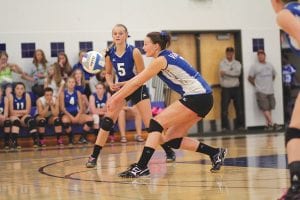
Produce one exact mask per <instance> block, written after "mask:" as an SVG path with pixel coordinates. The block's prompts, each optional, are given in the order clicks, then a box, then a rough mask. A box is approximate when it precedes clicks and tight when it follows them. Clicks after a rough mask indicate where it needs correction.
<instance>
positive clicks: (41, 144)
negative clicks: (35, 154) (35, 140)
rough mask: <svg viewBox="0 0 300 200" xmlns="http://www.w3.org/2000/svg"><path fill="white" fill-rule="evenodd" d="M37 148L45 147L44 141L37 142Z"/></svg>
mask: <svg viewBox="0 0 300 200" xmlns="http://www.w3.org/2000/svg"><path fill="white" fill-rule="evenodd" d="M39 146H40V147H45V146H46V143H45V139H42V140H40V141H39Z"/></svg>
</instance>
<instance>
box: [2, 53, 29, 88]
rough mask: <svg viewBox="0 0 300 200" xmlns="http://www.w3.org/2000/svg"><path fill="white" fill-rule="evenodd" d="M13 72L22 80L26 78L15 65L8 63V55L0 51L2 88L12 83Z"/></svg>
mask: <svg viewBox="0 0 300 200" xmlns="http://www.w3.org/2000/svg"><path fill="white" fill-rule="evenodd" d="M13 72H15V73H17V74H20V75H21V77H22V78H24V77H25V76H26V75H25V73H24V72H23V70H22V69H21V68H20V67H19V66H18V65H17V64H13V63H8V54H7V53H6V52H5V51H0V84H1V85H2V86H5V85H6V84H7V83H12V82H13V77H12V73H13Z"/></svg>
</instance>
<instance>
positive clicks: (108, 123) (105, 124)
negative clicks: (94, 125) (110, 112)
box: [101, 117, 114, 131]
mask: <svg viewBox="0 0 300 200" xmlns="http://www.w3.org/2000/svg"><path fill="white" fill-rule="evenodd" d="M113 126H114V122H113V120H112V119H111V118H109V117H104V118H103V120H102V123H101V128H102V129H103V130H105V131H110V130H111V128H112V127H113Z"/></svg>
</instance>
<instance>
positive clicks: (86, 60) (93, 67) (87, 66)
mask: <svg viewBox="0 0 300 200" xmlns="http://www.w3.org/2000/svg"><path fill="white" fill-rule="evenodd" d="M104 64H105V58H104V56H103V55H102V54H101V53H99V52H97V51H89V52H87V53H86V54H84V56H83V57H82V65H83V68H84V70H85V71H87V72H88V73H91V74H96V73H98V72H100V71H101V70H102V69H103V68H104Z"/></svg>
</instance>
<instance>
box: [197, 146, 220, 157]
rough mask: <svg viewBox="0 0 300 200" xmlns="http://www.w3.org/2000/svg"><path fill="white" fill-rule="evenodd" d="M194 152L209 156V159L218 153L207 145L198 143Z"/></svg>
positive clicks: (217, 150)
mask: <svg viewBox="0 0 300 200" xmlns="http://www.w3.org/2000/svg"><path fill="white" fill-rule="evenodd" d="M196 152H199V153H204V154H206V155H209V156H210V157H212V156H214V155H215V154H217V153H218V152H219V149H217V148H213V147H211V146H208V145H206V144H204V143H202V142H200V144H199V146H198V148H197V150H196Z"/></svg>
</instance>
